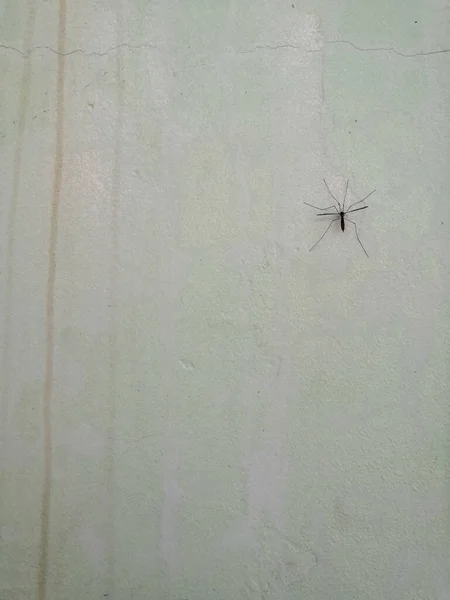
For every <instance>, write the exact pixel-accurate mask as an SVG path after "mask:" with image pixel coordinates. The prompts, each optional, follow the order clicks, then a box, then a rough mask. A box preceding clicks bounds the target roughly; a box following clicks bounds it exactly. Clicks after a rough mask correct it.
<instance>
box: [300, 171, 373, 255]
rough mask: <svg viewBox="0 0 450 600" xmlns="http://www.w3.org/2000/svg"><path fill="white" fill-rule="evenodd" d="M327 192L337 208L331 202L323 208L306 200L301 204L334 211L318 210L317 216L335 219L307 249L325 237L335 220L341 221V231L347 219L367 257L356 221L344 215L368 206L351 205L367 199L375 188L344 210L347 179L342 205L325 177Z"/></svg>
mask: <svg viewBox="0 0 450 600" xmlns="http://www.w3.org/2000/svg"><path fill="white" fill-rule="evenodd" d="M323 182H324V184H325V186H326V188H327V190H328V193H329V194H330V196H331V197H332V198H333V200H334V201H335V202H336V204H337V205H338V207H339V210H338V209H337V208H336V205H335V204H333V205H331V206H326V207H325V208H320V206H314V205H313V204H309V203H308V202H304V203H303V204H306V205H307V206H311V207H312V208H315V209H316V210H321V211H325V210H330V209H331V208H334V210H335V212H320V213H318V214H317V216H318V217H336V218H335V219H333V220H332V221H331V222H330V224H329V225H328V227H327V228H326V230H325V233H323V234H322V235H321V236H320V238H319V239H318V240H317V242H316V243H315V244H314V246H313V247H312V248H310V249H309V252H311V250H314V248H315V247H316V246H317V244H318V243H319V242H320V241H321V240H323V238H324V237H325V235H326V234H327V232H328V230H329V229H330V227H331V226H332V224H333V223H334V222H335V221H340V222H341V229H342V231H345V221H347V222H348V223H351V224H352V225H354V227H355V233H356V239H357V240H358V242H359V245H360V246H361V248H362V249H363V250H364V254H365V255H366V256H367V258H369V255H368V254H367V252H366V249H365V248H364V246H363V245H362V242H361V240H360V239H359V235H358V229H357V227H356V223H355V222H354V221H352V220H351V219H348V218H347V217H346V215H348V214H349V213H352V212H356V211H357V210H364V209H365V208H368V206H367V205H366V206H360V207H359V208H352V206H356V205H357V204H361V202H364V201H365V200H367V198H368V197H369V196H371V195H372V194H373V193H374V192H376V190H373V192H370V194H367V196H364V198H363V199H362V200H358V202H353V204H350V206H349V207H348V208H347V210H345V200H346V198H347V191H348V181H347V185H346V186H345V194H344V200H343V202H342V206H341V204H340V202H339V201H338V200H337V199H336V198H335V197H334V196H333V194H332V193H331V190H330V188H329V187H328V184H327V182H326V181H325V179H324V180H323Z"/></svg>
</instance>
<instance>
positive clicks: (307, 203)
mask: <svg viewBox="0 0 450 600" xmlns="http://www.w3.org/2000/svg"><path fill="white" fill-rule="evenodd" d="M303 204H306V205H307V206H310V207H311V208H315V209H316V210H330V208H334V210H335V211H336V212H338V209H337V208H336V207H335V206H334V204H333V205H332V206H326V207H325V208H320V206H314V204H309V202H303Z"/></svg>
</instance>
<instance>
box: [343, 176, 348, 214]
mask: <svg viewBox="0 0 450 600" xmlns="http://www.w3.org/2000/svg"><path fill="white" fill-rule="evenodd" d="M347 192H348V179H347V184H346V186H345V194H344V201H343V202H342V210H343V212H345V199H346V198H347Z"/></svg>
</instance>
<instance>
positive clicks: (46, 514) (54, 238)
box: [38, 0, 67, 600]
mask: <svg viewBox="0 0 450 600" xmlns="http://www.w3.org/2000/svg"><path fill="white" fill-rule="evenodd" d="M66 17H67V4H66V0H60V1H59V22H58V56H57V82H56V142H55V162H54V179H53V191H52V205H51V223H50V240H49V250H48V281H47V302H46V330H47V331H46V333H47V343H46V353H45V382H44V401H43V421H44V483H43V489H42V505H41V539H40V551H39V571H38V573H39V575H38V577H39V578H38V599H39V600H45V597H46V587H47V576H48V549H49V535H50V504H51V491H52V458H53V455H52V421H51V405H52V392H53V367H54V328H55V323H54V316H55V282H56V250H57V242H58V220H59V209H60V203H61V185H62V175H63V162H64V155H63V150H64V75H65V62H66V59H65V56H64V50H65V37H66Z"/></svg>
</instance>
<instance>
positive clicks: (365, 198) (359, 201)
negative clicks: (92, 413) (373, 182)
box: [347, 190, 377, 212]
mask: <svg viewBox="0 0 450 600" xmlns="http://www.w3.org/2000/svg"><path fill="white" fill-rule="evenodd" d="M376 191H377V190H373V192H370V194H367V196H364V198H363V199H362V200H358V202H353V204H350V206H349V207H348V208H347V212H348V211H349V210H350V209H351V207H352V206H356V205H357V204H361V202H364V200H367V198H368V197H369V196H371V195H372V194H374V193H375V192H376Z"/></svg>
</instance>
